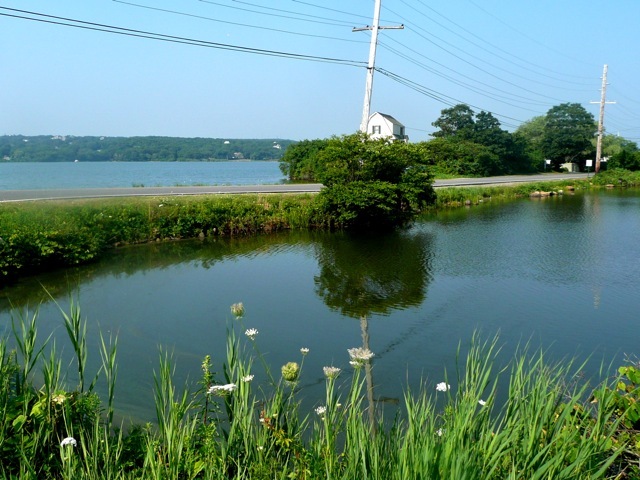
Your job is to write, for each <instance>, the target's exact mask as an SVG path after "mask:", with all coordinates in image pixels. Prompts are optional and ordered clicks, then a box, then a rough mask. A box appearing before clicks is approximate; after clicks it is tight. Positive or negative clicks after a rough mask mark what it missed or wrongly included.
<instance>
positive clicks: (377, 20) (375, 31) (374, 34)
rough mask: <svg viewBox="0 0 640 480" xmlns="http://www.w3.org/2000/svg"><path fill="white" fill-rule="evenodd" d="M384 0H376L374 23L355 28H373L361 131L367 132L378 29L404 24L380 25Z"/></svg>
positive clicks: (357, 29)
mask: <svg viewBox="0 0 640 480" xmlns="http://www.w3.org/2000/svg"><path fill="white" fill-rule="evenodd" d="M381 7H382V0H376V5H375V7H374V10H373V25H372V26H369V25H367V26H366V27H362V28H354V29H353V31H354V32H362V31H363V30H371V44H370V46H369V63H368V64H367V83H366V87H365V91H364V108H363V109H362V122H360V131H361V132H362V133H367V125H368V124H369V111H370V110H371V94H372V92H373V71H374V70H375V65H376V49H377V47H378V30H382V29H389V28H392V29H401V28H404V25H399V26H397V27H381V26H380V8H381Z"/></svg>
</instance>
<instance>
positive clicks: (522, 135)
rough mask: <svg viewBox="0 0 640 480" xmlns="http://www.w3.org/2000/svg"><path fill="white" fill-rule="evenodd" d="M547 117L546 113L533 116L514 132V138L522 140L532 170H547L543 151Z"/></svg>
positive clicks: (518, 140)
mask: <svg viewBox="0 0 640 480" xmlns="http://www.w3.org/2000/svg"><path fill="white" fill-rule="evenodd" d="M546 123H547V118H546V117H545V116H544V115H540V116H538V117H533V118H532V119H531V120H528V121H526V122H524V123H523V124H522V125H520V126H519V127H518V128H517V129H516V131H515V132H514V133H513V137H514V140H515V141H516V142H521V143H522V146H523V149H524V154H525V155H526V156H527V157H528V158H529V160H530V164H529V167H530V169H532V170H534V171H535V170H538V171H540V170H545V163H544V162H545V157H544V153H543V152H542V139H543V137H544V126H545V124H546Z"/></svg>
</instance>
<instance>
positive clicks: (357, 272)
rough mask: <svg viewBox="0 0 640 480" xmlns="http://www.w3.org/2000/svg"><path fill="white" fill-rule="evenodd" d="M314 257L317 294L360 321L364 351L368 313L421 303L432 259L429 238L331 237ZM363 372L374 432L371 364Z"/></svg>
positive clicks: (402, 235)
mask: <svg viewBox="0 0 640 480" xmlns="http://www.w3.org/2000/svg"><path fill="white" fill-rule="evenodd" d="M317 256H318V263H319V266H320V274H319V275H317V276H316V278H315V283H316V292H317V293H318V295H320V297H322V299H323V300H324V302H325V304H326V305H327V306H328V307H329V308H331V309H334V310H338V311H340V312H341V313H342V314H343V315H346V316H349V317H354V318H359V319H360V331H361V335H362V348H363V349H365V350H369V320H368V317H369V315H371V314H387V313H389V311H390V310H392V309H397V308H407V307H411V306H414V305H419V304H421V303H422V302H423V300H424V296H425V294H426V288H427V285H428V283H429V280H430V259H431V253H430V237H429V236H427V235H425V234H420V233H408V232H393V233H387V234H380V235H378V236H364V235H356V236H353V235H348V234H343V235H341V234H335V235H331V236H328V237H327V238H326V240H325V241H324V242H322V243H319V246H318V253H317ZM364 368H365V380H366V391H367V403H368V404H369V408H368V416H369V421H370V423H371V427H372V429H373V431H374V432H375V431H376V423H375V416H376V415H375V400H374V394H373V386H374V385H373V378H372V370H371V363H370V362H367V363H366V364H365V367H364Z"/></svg>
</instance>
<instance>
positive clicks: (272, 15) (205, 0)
mask: <svg viewBox="0 0 640 480" xmlns="http://www.w3.org/2000/svg"><path fill="white" fill-rule="evenodd" d="M113 1H114V2H119V0H113ZM198 1H199V2H201V3H208V4H210V5H216V6H218V7H224V8H231V9H233V10H240V11H242V12H250V13H257V14H258V15H267V16H270V17H279V18H286V19H288V20H297V21H300V22H311V23H316V24H324V25H333V26H339V27H344V26H347V25H349V24H348V23H345V22H340V23H337V22H335V21H330V22H328V21H326V20H330V19H326V18H325V19H323V21H318V20H309V19H307V18H298V17H292V16H290V15H281V14H277V13H267V12H260V11H257V10H251V9H249V8H242V7H234V6H232V5H225V4H223V3H219V2H213V1H211V0H198ZM233 1H235V2H237V0H233ZM119 3H126V2H119ZM237 3H243V4H245V5H250V6H255V7H260V5H255V4H252V3H248V2H237ZM260 8H265V9H267V10H272V11H278V12H286V13H295V12H290V11H288V10H281V9H277V8H270V7H260ZM295 14H296V15H300V14H297V13H295ZM305 16H313V15H305ZM313 17H314V18H316V19H320V18H322V17H316V16H313Z"/></svg>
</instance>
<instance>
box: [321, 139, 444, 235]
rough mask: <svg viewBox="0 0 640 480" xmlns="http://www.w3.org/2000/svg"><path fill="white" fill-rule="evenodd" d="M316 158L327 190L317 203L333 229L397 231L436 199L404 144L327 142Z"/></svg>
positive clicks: (424, 173)
mask: <svg viewBox="0 0 640 480" xmlns="http://www.w3.org/2000/svg"><path fill="white" fill-rule="evenodd" d="M315 156H316V158H317V161H318V163H319V164H320V165H322V169H321V170H320V171H319V172H318V180H320V182H321V183H322V184H323V185H324V187H325V188H323V189H322V190H321V191H320V194H319V195H318V205H319V209H320V211H322V212H323V213H324V214H325V216H326V217H327V218H329V219H330V221H331V226H337V227H341V228H358V229H371V228H385V227H387V228H388V227H395V226H398V225H402V224H403V223H406V222H407V221H409V220H411V219H412V218H413V217H414V216H415V215H416V214H417V213H419V212H420V211H422V210H424V208H425V207H427V206H428V205H431V204H432V203H433V202H434V201H435V193H434V191H433V188H432V183H433V177H432V176H431V175H430V174H429V172H428V170H427V168H426V167H425V166H424V165H422V164H421V163H420V162H419V156H418V155H417V153H416V151H415V149H413V148H410V147H409V146H408V145H406V144H404V143H399V142H388V141H386V140H385V139H380V140H370V139H368V138H367V137H366V136H365V135H363V134H360V133H359V134H355V135H349V136H343V137H340V138H332V139H330V140H328V141H327V143H326V145H325V147H324V148H323V149H322V150H319V151H318V152H317V154H316V155H315Z"/></svg>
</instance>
